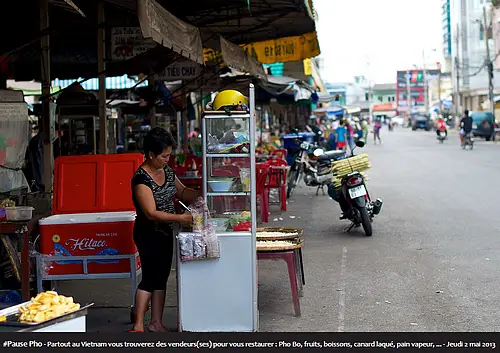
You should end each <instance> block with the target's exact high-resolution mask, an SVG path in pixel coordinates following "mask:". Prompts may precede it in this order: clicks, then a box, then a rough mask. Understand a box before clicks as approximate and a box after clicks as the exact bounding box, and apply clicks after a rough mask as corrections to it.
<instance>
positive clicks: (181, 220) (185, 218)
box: [179, 212, 193, 224]
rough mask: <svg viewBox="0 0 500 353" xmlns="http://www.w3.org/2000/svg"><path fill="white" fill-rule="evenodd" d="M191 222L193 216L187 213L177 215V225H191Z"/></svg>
mask: <svg viewBox="0 0 500 353" xmlns="http://www.w3.org/2000/svg"><path fill="white" fill-rule="evenodd" d="M191 222H193V215H192V214H191V213H189V212H186V213H183V214H181V215H179V223H189V224H190V223H191Z"/></svg>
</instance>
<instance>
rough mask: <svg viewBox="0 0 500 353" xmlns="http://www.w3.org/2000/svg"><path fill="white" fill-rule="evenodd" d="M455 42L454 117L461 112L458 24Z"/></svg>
mask: <svg viewBox="0 0 500 353" xmlns="http://www.w3.org/2000/svg"><path fill="white" fill-rule="evenodd" d="M455 44H456V48H457V50H456V55H455V78H456V82H457V86H456V89H455V117H458V116H460V114H462V111H461V99H460V64H459V56H458V54H459V52H460V51H459V50H458V49H459V44H460V26H459V25H458V24H457V35H456V38H455Z"/></svg>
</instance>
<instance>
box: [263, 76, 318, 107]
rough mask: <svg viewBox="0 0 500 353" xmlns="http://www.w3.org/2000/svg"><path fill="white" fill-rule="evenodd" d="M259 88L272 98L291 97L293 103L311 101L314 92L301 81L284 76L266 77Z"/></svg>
mask: <svg viewBox="0 0 500 353" xmlns="http://www.w3.org/2000/svg"><path fill="white" fill-rule="evenodd" d="M259 85H260V87H262V88H263V89H264V90H265V91H267V92H269V93H270V94H272V95H274V96H280V95H284V94H286V95H292V94H293V96H294V100H295V102H298V101H301V100H310V99H312V96H313V94H315V90H314V88H313V87H311V86H310V85H308V84H307V83H305V82H304V81H302V80H299V79H296V78H292V77H286V76H272V75H268V76H267V82H262V81H261V82H260V84H259Z"/></svg>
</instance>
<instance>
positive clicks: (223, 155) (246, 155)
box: [206, 153, 250, 158]
mask: <svg viewBox="0 0 500 353" xmlns="http://www.w3.org/2000/svg"><path fill="white" fill-rule="evenodd" d="M206 156H207V157H208V158H249V157H250V153H207V154H206Z"/></svg>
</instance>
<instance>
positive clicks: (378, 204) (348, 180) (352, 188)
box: [315, 139, 383, 237]
mask: <svg viewBox="0 0 500 353" xmlns="http://www.w3.org/2000/svg"><path fill="white" fill-rule="evenodd" d="M364 145H365V142H364V140H363V139H359V140H358V141H357V142H356V147H360V148H362V147H364ZM354 149H355V148H353V150H352V151H351V157H352V156H354ZM322 153H323V151H315V154H317V155H321V154H322ZM328 194H329V195H330V197H331V198H332V199H334V200H335V201H337V202H338V203H339V204H340V207H341V209H342V212H343V215H342V216H341V217H340V219H348V220H350V221H351V225H350V226H349V227H347V228H346V229H345V231H346V232H347V233H349V232H350V231H351V230H352V229H353V228H354V227H360V226H362V227H363V230H364V231H365V234H366V236H368V237H369V236H371V235H372V234H373V230H372V222H373V219H374V217H375V216H376V215H378V214H379V213H380V211H381V210H382V204H383V201H382V200H381V199H376V200H375V201H372V199H371V197H370V194H369V193H368V190H367V188H366V183H365V178H364V176H363V174H361V173H360V172H356V171H355V172H352V173H349V174H347V175H345V176H344V177H343V178H342V183H341V186H340V188H335V186H334V184H333V183H332V182H330V184H329V185H328Z"/></svg>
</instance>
